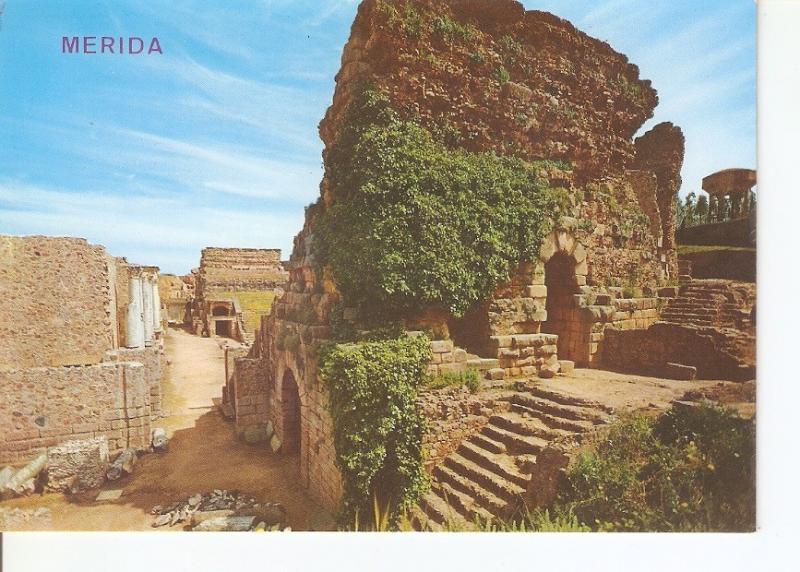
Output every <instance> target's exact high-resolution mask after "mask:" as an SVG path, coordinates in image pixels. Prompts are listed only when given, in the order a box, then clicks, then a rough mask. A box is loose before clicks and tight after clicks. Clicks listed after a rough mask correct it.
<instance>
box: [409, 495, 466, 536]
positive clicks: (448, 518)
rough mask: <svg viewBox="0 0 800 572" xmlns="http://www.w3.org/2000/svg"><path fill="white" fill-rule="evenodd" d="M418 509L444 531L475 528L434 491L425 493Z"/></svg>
mask: <svg viewBox="0 0 800 572" xmlns="http://www.w3.org/2000/svg"><path fill="white" fill-rule="evenodd" d="M420 507H421V508H422V510H424V511H425V514H426V515H428V517H429V518H430V519H431V520H433V521H434V522H436V523H437V524H439V525H441V526H442V527H443V528H445V529H450V530H474V529H475V528H476V527H475V525H474V524H472V523H471V522H469V521H468V520H467V519H465V518H464V517H463V516H462V515H461V514H460V513H459V512H458V511H457V510H456V509H455V508H454V507H452V506H450V505H449V504H448V503H447V501H446V500H445V499H443V498H442V497H440V496H439V495H438V494H437V493H436V491H434V490H431V491H428V492H427V493H425V495H424V496H423V497H422V500H421V501H420Z"/></svg>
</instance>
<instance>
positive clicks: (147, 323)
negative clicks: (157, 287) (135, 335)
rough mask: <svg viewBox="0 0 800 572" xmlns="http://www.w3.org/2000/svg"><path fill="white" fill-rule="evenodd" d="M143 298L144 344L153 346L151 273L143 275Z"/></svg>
mask: <svg viewBox="0 0 800 572" xmlns="http://www.w3.org/2000/svg"><path fill="white" fill-rule="evenodd" d="M142 294H143V296H142V298H143V300H144V345H145V346H152V345H153V339H154V328H153V282H152V279H151V277H150V275H149V274H145V275H144V276H143V284H142Z"/></svg>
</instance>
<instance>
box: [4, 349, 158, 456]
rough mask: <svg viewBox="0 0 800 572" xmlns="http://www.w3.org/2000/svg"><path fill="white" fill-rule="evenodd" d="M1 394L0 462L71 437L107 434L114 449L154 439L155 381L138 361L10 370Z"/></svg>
mask: <svg viewBox="0 0 800 572" xmlns="http://www.w3.org/2000/svg"><path fill="white" fill-rule="evenodd" d="M0 395H2V396H3V399H2V401H0V463H22V462H25V461H26V460H29V459H30V458H31V457H33V456H35V455H36V454H37V453H39V452H41V451H43V450H45V449H46V448H47V447H52V446H55V445H58V444H60V443H62V442H64V441H67V440H72V439H88V438H94V437H100V436H106V437H107V438H108V443H109V451H111V452H112V453H113V452H116V451H118V450H120V449H124V448H126V447H135V448H139V449H143V448H146V447H147V446H148V444H149V440H150V423H151V405H150V403H151V402H150V385H149V383H148V376H147V374H146V368H145V366H144V365H142V364H141V363H139V362H115V361H111V362H106V363H101V364H97V365H90V366H80V367H46V368H26V369H19V370H6V371H2V372H0Z"/></svg>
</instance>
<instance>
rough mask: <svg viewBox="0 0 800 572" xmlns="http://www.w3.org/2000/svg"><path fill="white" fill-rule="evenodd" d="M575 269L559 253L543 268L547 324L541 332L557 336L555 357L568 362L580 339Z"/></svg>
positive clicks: (570, 261) (569, 260)
mask: <svg viewBox="0 0 800 572" xmlns="http://www.w3.org/2000/svg"><path fill="white" fill-rule="evenodd" d="M575 266H576V264H575V260H574V259H573V258H572V257H571V256H569V255H567V254H564V253H563V252H558V253H556V254H554V255H553V256H552V258H550V260H549V261H548V262H547V263H546V264H545V266H544V281H545V285H546V286H547V305H546V309H547V321H545V322H544V323H542V332H544V333H547V334H556V335H558V357H559V358H560V359H568V360H575V358H576V353H577V352H576V349H577V347H578V345H579V344H580V342H581V340H580V339H579V337H580V336H581V335H582V332H581V330H580V316H579V315H578V308H577V306H576V304H575V299H574V296H575V294H578V293H579V290H578V282H577V280H576V279H575Z"/></svg>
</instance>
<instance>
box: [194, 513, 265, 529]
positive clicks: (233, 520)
mask: <svg viewBox="0 0 800 572" xmlns="http://www.w3.org/2000/svg"><path fill="white" fill-rule="evenodd" d="M255 519H256V517H254V516H221V517H217V518H211V519H208V520H204V521H202V522H201V523H200V524H198V525H197V526H195V527H194V528H192V530H193V531H196V532H245V531H248V530H250V529H252V528H253V525H254V524H255V523H254V521H255Z"/></svg>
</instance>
